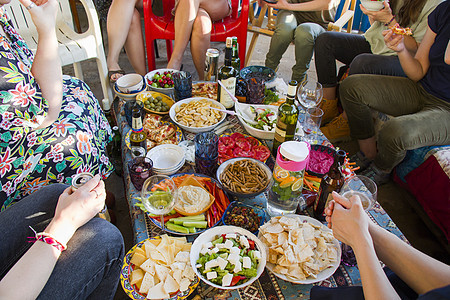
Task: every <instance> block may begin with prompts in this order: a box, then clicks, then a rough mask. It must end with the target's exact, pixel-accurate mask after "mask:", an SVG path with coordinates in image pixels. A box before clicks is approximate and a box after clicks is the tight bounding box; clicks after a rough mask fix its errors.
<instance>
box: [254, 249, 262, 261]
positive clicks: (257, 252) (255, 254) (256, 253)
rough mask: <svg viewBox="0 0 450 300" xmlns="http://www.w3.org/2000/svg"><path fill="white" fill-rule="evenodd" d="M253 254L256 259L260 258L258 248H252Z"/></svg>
mask: <svg viewBox="0 0 450 300" xmlns="http://www.w3.org/2000/svg"><path fill="white" fill-rule="evenodd" d="M253 256H254V257H255V258H256V259H257V260H261V252H259V251H258V250H253Z"/></svg>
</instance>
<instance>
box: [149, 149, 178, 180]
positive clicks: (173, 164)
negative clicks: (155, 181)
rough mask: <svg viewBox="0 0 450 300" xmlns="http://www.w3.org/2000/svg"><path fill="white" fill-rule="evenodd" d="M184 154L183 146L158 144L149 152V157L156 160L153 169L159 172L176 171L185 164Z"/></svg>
mask: <svg viewBox="0 0 450 300" xmlns="http://www.w3.org/2000/svg"><path fill="white" fill-rule="evenodd" d="M184 156H185V151H184V149H183V148H182V147H180V146H178V145H171V144H163V145H159V146H156V147H154V148H152V149H151V150H150V151H149V152H148V153H147V157H148V158H150V159H151V160H152V161H153V162H154V163H153V170H154V171H155V172H157V173H172V172H173V173H175V172H176V171H178V170H179V169H180V168H181V167H182V166H183V164H184V161H185V157H184ZM173 173H172V174H173Z"/></svg>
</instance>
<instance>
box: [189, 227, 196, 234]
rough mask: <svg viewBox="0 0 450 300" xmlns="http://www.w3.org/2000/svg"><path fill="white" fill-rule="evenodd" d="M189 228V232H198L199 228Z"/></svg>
mask: <svg viewBox="0 0 450 300" xmlns="http://www.w3.org/2000/svg"><path fill="white" fill-rule="evenodd" d="M188 229H189V233H196V232H197V229H195V227H188Z"/></svg>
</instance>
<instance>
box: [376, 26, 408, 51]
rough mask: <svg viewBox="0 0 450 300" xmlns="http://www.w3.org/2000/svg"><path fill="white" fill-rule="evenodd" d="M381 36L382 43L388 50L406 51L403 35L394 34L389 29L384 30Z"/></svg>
mask: <svg viewBox="0 0 450 300" xmlns="http://www.w3.org/2000/svg"><path fill="white" fill-rule="evenodd" d="M381 34H383V36H384V43H385V44H386V46H387V47H388V48H389V49H391V50H394V51H395V52H401V51H403V50H405V49H406V47H405V42H404V37H403V35H401V34H395V33H394V32H393V31H392V30H391V29H388V30H384V31H383V32H382V33H381Z"/></svg>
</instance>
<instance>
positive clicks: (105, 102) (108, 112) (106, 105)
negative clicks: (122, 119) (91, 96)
mask: <svg viewBox="0 0 450 300" xmlns="http://www.w3.org/2000/svg"><path fill="white" fill-rule="evenodd" d="M102 105H103V113H104V114H105V117H106V120H108V123H109V125H110V126H111V127H114V125H116V122H115V121H114V118H113V115H112V113H111V104H110V103H109V100H108V99H103V100H102Z"/></svg>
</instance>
